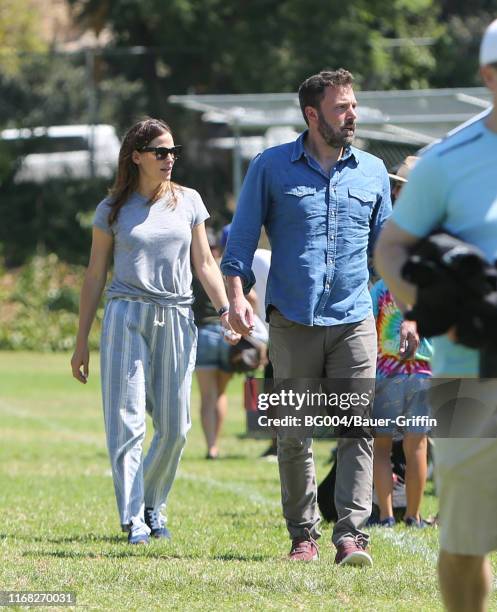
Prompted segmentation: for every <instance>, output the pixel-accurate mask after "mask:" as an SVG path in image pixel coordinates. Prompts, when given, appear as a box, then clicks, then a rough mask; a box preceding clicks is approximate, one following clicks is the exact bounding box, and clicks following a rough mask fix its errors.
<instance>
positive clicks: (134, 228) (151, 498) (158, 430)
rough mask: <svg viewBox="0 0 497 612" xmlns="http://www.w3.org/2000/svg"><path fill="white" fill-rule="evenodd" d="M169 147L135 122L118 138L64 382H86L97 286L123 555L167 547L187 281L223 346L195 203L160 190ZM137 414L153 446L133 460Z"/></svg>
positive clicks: (184, 406)
mask: <svg viewBox="0 0 497 612" xmlns="http://www.w3.org/2000/svg"><path fill="white" fill-rule="evenodd" d="M179 152H180V147H179V146H175V145H174V140H173V136H172V133H171V129H170V128H169V126H168V125H167V124H166V123H164V122H163V121H160V120H156V119H146V120H143V121H140V122H139V123H137V124H135V125H134V126H132V127H131V128H130V129H129V130H128V132H127V133H126V135H125V137H124V140H123V143H122V145H121V149H120V153H119V163H118V169H117V177H116V181H115V183H114V185H113V187H112V188H111V190H110V195H109V196H108V197H107V198H105V199H104V200H103V201H102V202H101V203H100V204H99V205H98V207H97V210H96V213H95V218H94V222H93V238H92V247H91V254H90V261H89V265H88V269H87V272H86V276H85V279H84V283H83V287H82V290H81V300H80V318H79V329H78V335H77V340H76V350H75V352H74V355H73V357H72V360H71V367H72V372H73V376H74V377H75V378H76V379H77V380H79V381H80V382H82V383H86V381H87V378H88V373H89V369H88V365H89V352H88V334H89V332H90V328H91V325H92V323H93V320H94V318H95V313H96V310H97V306H98V303H99V301H100V298H101V295H102V291H103V289H104V286H105V282H106V279H107V271H108V267H109V262H110V259H111V257H113V260H114V275H113V278H112V281H111V283H110V285H109V286H108V288H107V291H106V294H107V298H108V301H107V304H106V307H105V314H104V320H103V328H102V340H101V351H100V356H101V382H102V397H103V405H104V417H105V429H106V436H107V446H108V449H109V455H110V460H111V465H112V475H113V479H114V489H115V494H116V499H117V505H118V510H119V516H120V521H121V526H122V529H123V531H127V532H128V542H129V543H130V544H146V543H148V541H149V535H152V536H153V537H156V538H169V537H170V534H169V531H168V530H167V528H166V525H165V518H164V517H163V515H162V514H161V508H163V507H164V506H165V503H166V500H167V496H168V494H169V491H170V489H171V486H172V484H173V481H174V477H175V474H176V469H177V467H178V463H179V460H180V457H181V453H182V450H183V447H184V444H185V440H186V434H187V432H188V430H189V429H190V425H191V419H190V390H191V379H192V372H193V369H194V367H195V353H196V342H197V330H196V327H195V325H194V322H193V315H192V310H191V303H192V301H193V295H192V289H191V284H192V271H191V264H190V261H192V262H193V266H194V268H195V272H196V274H197V276H198V278H199V280H200V281H201V283H202V285H203V286H204V288H205V290H206V292H207V294H208V295H209V298H210V299H211V300H212V303H213V304H214V306H215V307H216V309H217V310H218V314H219V317H220V320H221V325H222V326H223V328H224V330H225V332H226V334H227V339H228V340H229V341H230V342H232V343H236V342H237V341H238V339H239V336H238V335H236V334H234V332H233V334H231V332H232V330H231V328H230V326H229V323H228V317H227V307H226V305H227V304H228V299H227V297H226V292H225V288H224V284H223V280H222V277H221V273H220V271H219V268H218V266H217V264H216V262H215V261H214V258H213V257H212V255H211V251H210V248H209V244H208V241H207V236H206V232H205V224H204V222H205V220H206V219H207V218H208V217H209V214H208V212H207V210H206V208H205V206H204V204H203V202H202V199H201V197H200V195H199V194H198V193H197V192H196V191H194V190H193V189H188V188H186V187H182V186H179V185H177V184H176V183H174V182H173V181H172V180H171V173H172V170H173V166H174V162H175V161H176V159H177V158H178V156H179ZM145 411H147V412H148V413H149V414H150V415H151V417H152V421H153V426H154V436H153V439H152V442H151V446H150V449H149V451H148V453H147V455H146V457H145V458H144V459H143V457H142V445H143V441H144V437H145Z"/></svg>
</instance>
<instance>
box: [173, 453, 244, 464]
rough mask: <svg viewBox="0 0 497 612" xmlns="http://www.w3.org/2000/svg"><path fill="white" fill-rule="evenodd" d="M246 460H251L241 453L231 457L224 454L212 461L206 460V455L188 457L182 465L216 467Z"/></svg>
mask: <svg viewBox="0 0 497 612" xmlns="http://www.w3.org/2000/svg"><path fill="white" fill-rule="evenodd" d="M242 459H243V460H246V459H250V457H248V456H247V455H241V454H240V453H237V454H230V455H224V454H220V455H219V457H216V459H214V460H212V459H206V458H205V456H204V455H202V456H196V457H188V458H185V459H183V460H182V463H198V462H201V463H208V464H209V465H215V464H216V463H225V462H228V461H241V460H242Z"/></svg>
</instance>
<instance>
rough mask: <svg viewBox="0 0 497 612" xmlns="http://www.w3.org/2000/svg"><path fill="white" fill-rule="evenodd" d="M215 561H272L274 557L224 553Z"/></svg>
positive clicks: (214, 557) (216, 557) (216, 556)
mask: <svg viewBox="0 0 497 612" xmlns="http://www.w3.org/2000/svg"><path fill="white" fill-rule="evenodd" d="M212 559H214V560H215V561H270V560H271V559H272V557H270V556H265V555H261V554H259V553H257V554H253V555H250V554H247V555H242V554H239V553H223V554H219V555H214V556H213V557H212Z"/></svg>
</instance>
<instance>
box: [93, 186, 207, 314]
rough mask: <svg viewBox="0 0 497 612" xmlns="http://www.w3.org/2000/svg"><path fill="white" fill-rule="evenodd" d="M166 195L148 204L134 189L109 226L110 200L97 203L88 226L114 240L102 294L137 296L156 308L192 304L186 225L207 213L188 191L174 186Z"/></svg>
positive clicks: (189, 230) (188, 228)
mask: <svg viewBox="0 0 497 612" xmlns="http://www.w3.org/2000/svg"><path fill="white" fill-rule="evenodd" d="M176 193H177V204H176V207H175V208H173V207H172V206H171V205H170V202H171V200H170V196H169V195H168V196H166V197H164V198H161V199H160V200H157V202H154V203H153V204H148V201H147V198H145V197H143V196H141V195H140V194H138V193H136V192H135V193H134V194H133V195H132V196H131V198H130V199H129V200H128V201H127V202H126V203H125V204H124V205H123V207H122V208H121V210H120V211H119V215H118V217H117V221H115V222H114V223H113V224H112V225H111V226H109V222H108V217H109V212H110V210H111V207H110V206H109V202H110V201H111V199H110V198H105V200H103V201H102V202H100V204H99V205H98V206H97V210H96V211H95V217H94V220H93V225H94V226H96V227H98V228H100V229H101V230H103V231H104V232H106V233H108V234H110V235H112V236H113V238H114V276H113V278H112V281H111V283H110V285H109V286H108V288H107V292H106V293H107V297H108V298H115V297H121V298H122V297H124V298H134V299H142V300H145V301H147V302H153V303H155V304H159V305H161V306H167V305H173V304H176V305H187V304H191V303H192V302H193V293H192V287H191V285H192V271H191V264H190V246H191V242H192V229H193V228H194V227H195V226H196V225H198V224H199V223H203V222H204V221H205V220H206V219H207V218H208V217H209V213H208V212H207V209H206V208H205V205H204V203H203V202H202V198H201V197H200V195H199V194H198V193H197V192H196V191H195V190H193V189H187V188H186V187H181V188H177V191H176Z"/></svg>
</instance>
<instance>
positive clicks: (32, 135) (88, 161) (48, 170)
mask: <svg viewBox="0 0 497 612" xmlns="http://www.w3.org/2000/svg"><path fill="white" fill-rule="evenodd" d="M0 139H1V140H3V141H5V143H8V142H9V141H10V142H12V144H17V145H19V144H20V145H22V148H23V149H25V150H27V151H29V150H30V149H32V150H35V151H36V153H29V152H28V153H27V155H25V156H24V157H22V159H21V160H20V165H19V169H18V170H17V171H16V174H15V178H14V180H15V182H16V183H22V182H25V181H34V182H36V183H42V182H43V181H44V180H46V179H48V178H55V177H64V176H70V177H73V178H87V177H90V176H92V174H93V176H98V177H104V178H111V177H112V176H113V174H114V172H115V169H116V167H117V158H118V155H119V148H120V142H119V138H118V137H117V134H116V131H115V129H114V128H113V126H111V125H105V124H99V125H53V126H51V127H36V128H23V129H7V130H2V131H1V132H0ZM92 151H93V160H92V155H91V153H92ZM92 161H93V163H92ZM92 165H93V169H92Z"/></svg>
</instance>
